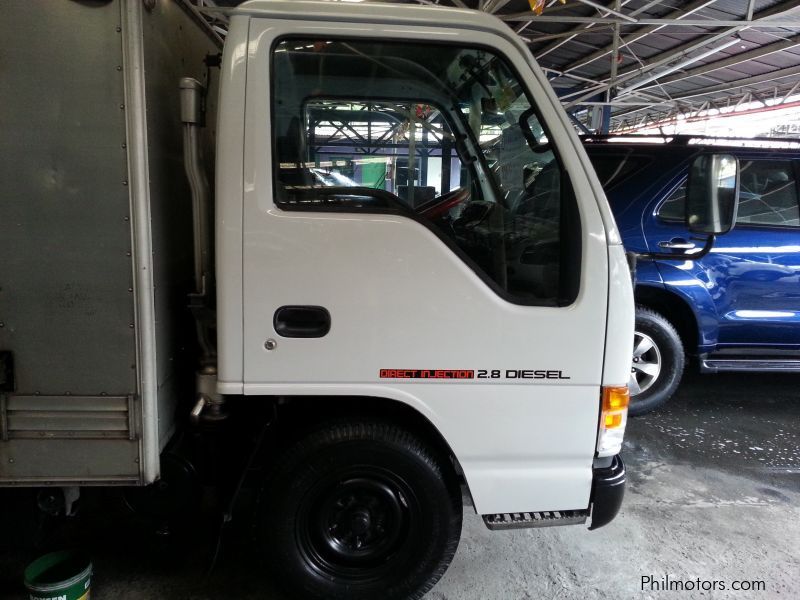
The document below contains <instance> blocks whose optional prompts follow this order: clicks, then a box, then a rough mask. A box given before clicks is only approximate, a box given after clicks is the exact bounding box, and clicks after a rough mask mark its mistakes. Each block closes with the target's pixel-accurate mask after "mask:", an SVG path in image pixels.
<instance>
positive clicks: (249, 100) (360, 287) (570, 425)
mask: <svg viewBox="0 0 800 600" xmlns="http://www.w3.org/2000/svg"><path fill="white" fill-rule="evenodd" d="M397 31H398V30H397V29H396V27H393V26H390V25H386V26H383V25H374V24H372V25H370V26H369V27H365V26H363V25H360V26H356V25H353V26H348V25H346V24H342V23H336V27H335V28H334V29H330V30H328V29H326V28H325V26H321V25H320V24H319V23H315V22H308V23H303V22H293V21H289V20H267V19H264V20H261V19H253V21H252V22H251V25H250V49H249V58H248V63H247V90H246V106H247V112H246V115H245V127H244V129H245V146H244V186H243V189H244V199H243V202H244V206H243V328H244V333H243V355H244V366H243V372H244V382H243V390H244V393H245V394H250V395H257V394H269V395H298V394H302V395H325V396H341V395H348V396H369V397H376V398H388V399H391V400H395V401H399V402H403V403H406V404H409V405H411V406H413V407H414V408H415V409H417V410H418V411H420V412H421V413H422V414H423V415H424V416H425V417H427V418H428V419H429V420H430V421H431V422H432V423H433V425H434V426H436V427H437V428H438V429H439V431H440V432H441V433H442V434H443V436H444V438H445V439H446V440H447V442H448V443H449V444H450V445H451V447H452V449H453V451H454V453H455V455H456V456H457V457H458V459H459V461H460V463H461V466H462V467H463V469H464V472H465V474H466V477H467V480H468V482H469V484H470V488H471V491H472V494H473V496H474V498H475V502H476V507H477V510H478V511H479V512H481V513H493V512H499V511H509V510H558V509H581V508H586V506H587V505H588V501H589V491H590V482H591V465H592V460H593V456H594V452H595V443H596V435H597V425H598V423H597V420H598V406H599V396H600V384H601V371H602V361H603V348H604V337H605V322H606V310H607V290H608V273H607V271H608V269H607V261H608V255H607V247H606V239H605V235H604V230H603V226H602V221H601V217H600V212H599V209H598V206H597V201H596V198H595V197H594V195H593V194H592V193H591V191H590V188H589V184H588V180H587V178H586V175H585V171H584V163H583V162H582V161H581V160H580V158H579V156H578V154H576V152H580V149H579V148H578V150H576V149H575V146H576V145H578V144H577V140H575V144H573V143H572V142H573V140H572V138H570V137H568V132H567V129H566V126H565V122H564V121H562V120H561V119H560V117H559V116H558V113H557V112H556V110H557V108H556V106H555V103H554V101H553V99H552V96H549V95H548V94H549V92H545V91H544V88H543V81H544V80H543V79H538V78H535V77H534V75H533V74H532V73H531V72H530V69H531V67H530V66H529V65H528V64H526V62H525V60H524V59H523V58H522V55H521V54H520V52H519V51H518V50H517V49H516V48H515V47H513V46H511V44H510V43H509V42H507V41H505V40H504V39H502V38H500V37H499V36H494V35H489V34H488V33H481V32H475V31H459V30H457V29H452V28H448V29H446V30H444V29H437V28H435V27H419V26H414V27H408V28H404V29H403V34H402V36H403V37H402V39H398V35H399V34H398V33H397ZM432 40H433V41H432ZM442 40H446V42H445V41H442ZM489 48H495V49H494V50H489ZM509 56H511V57H514V58H508V57H509ZM515 61H516V62H515ZM521 72H522V73H525V77H524V78H523V77H520V76H519V73H521ZM544 85H546V84H544ZM569 135H572V134H569ZM331 401H332V402H334V401H335V400H333V399H332V400H331ZM376 402H378V400H376Z"/></svg>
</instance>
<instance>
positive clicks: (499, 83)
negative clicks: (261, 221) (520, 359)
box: [272, 38, 581, 305]
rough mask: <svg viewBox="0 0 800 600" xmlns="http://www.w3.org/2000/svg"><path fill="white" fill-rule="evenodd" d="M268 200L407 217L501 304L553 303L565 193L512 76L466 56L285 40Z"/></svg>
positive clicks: (499, 63)
mask: <svg viewBox="0 0 800 600" xmlns="http://www.w3.org/2000/svg"><path fill="white" fill-rule="evenodd" d="M272 94H273V95H272V111H273V135H274V149H275V156H274V164H275V173H277V177H276V182H275V203H276V205H277V206H278V207H279V208H281V209H284V210H334V211H343V212H357V211H362V212H363V211H368V212H387V211H388V212H392V213H397V214H402V215H405V216H408V217H409V218H413V219H415V220H417V221H419V222H421V223H423V224H424V225H425V226H426V227H428V228H430V229H431V230H432V231H434V232H435V233H436V234H437V235H438V236H439V237H440V238H441V239H442V240H443V241H444V242H445V243H447V245H448V246H449V247H450V248H452V249H453V251H455V252H456V253H457V254H459V256H460V257H461V258H462V259H463V260H464V261H465V262H466V263H467V264H468V265H469V266H470V267H471V268H472V269H473V270H474V271H475V272H476V273H477V274H478V275H479V276H481V278H482V279H483V280H484V281H485V282H486V283H487V284H488V285H490V286H491V287H492V288H493V289H495V291H497V292H498V293H499V294H500V295H502V296H503V297H505V298H506V299H507V300H510V301H512V302H516V303H519V304H531V305H565V304H569V303H571V302H572V301H574V299H575V297H576V296H577V291H578V289H577V288H578V282H579V279H580V248H581V245H580V220H579V218H578V211H577V206H576V203H575V199H574V197H573V195H572V188H571V185H570V183H569V179H568V178H567V177H566V175H565V172H564V169H563V168H562V166H561V164H560V161H559V160H558V157H557V154H556V150H555V148H554V147H553V145H552V144H551V142H550V139H549V136H548V134H547V131H546V129H545V127H544V125H543V124H542V122H541V120H540V119H539V118H538V116H537V111H536V108H535V107H534V106H533V105H532V103H531V102H530V100H529V99H528V96H527V94H526V93H525V91H524V88H523V87H522V85H521V84H520V82H519V79H518V78H517V76H516V75H515V74H514V72H513V71H512V70H511V68H510V67H509V66H508V65H507V63H506V62H505V61H504V60H503V59H502V58H501V57H499V56H497V55H496V54H494V53H492V52H490V51H487V50H482V49H477V48H464V47H459V46H450V45H425V44H417V43H414V44H413V45H412V44H405V43H395V42H372V41H352V40H350V41H343V40H324V39H322V40H320V39H298V38H290V39H284V40H282V41H280V42H278V43H277V45H276V46H275V47H274V50H273V91H272Z"/></svg>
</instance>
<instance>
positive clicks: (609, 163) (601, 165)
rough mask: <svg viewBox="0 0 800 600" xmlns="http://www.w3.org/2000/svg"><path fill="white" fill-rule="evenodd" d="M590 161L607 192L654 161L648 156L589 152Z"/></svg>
mask: <svg viewBox="0 0 800 600" xmlns="http://www.w3.org/2000/svg"><path fill="white" fill-rule="evenodd" d="M589 160H590V161H592V166H593V167H594V170H595V172H596V173H597V178H598V179H599V180H600V185H602V186H603V189H606V190H608V189H610V188H611V187H613V186H615V185H617V184H618V183H621V182H622V181H624V180H625V179H627V178H628V177H630V176H631V175H633V174H634V173H638V172H639V171H641V170H642V169H643V168H644V167H646V166H647V165H648V164H650V163H651V162H652V159H651V158H650V157H648V156H641V155H633V154H630V153H628V154H606V153H598V152H591V151H590V152H589Z"/></svg>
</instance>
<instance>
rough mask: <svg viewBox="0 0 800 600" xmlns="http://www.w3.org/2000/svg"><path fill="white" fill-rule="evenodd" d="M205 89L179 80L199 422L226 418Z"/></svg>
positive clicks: (187, 79)
mask: <svg viewBox="0 0 800 600" xmlns="http://www.w3.org/2000/svg"><path fill="white" fill-rule="evenodd" d="M204 93H205V87H204V86H203V84H202V83H200V82H199V81H197V80H196V79H193V78H192V77H183V78H181V80H180V99H181V121H182V122H183V165H184V169H185V171H186V178H187V179H188V181H189V187H190V189H191V192H192V217H193V218H192V221H193V225H194V288H195V289H194V293H193V294H190V302H189V306H190V308H191V311H192V314H193V315H194V318H195V323H196V327H197V339H198V343H199V344H200V348H201V349H202V352H203V354H202V357H201V359H200V367H199V369H198V371H197V373H196V376H195V377H196V388H197V402H196V403H195V406H194V408H193V409H192V412H191V415H190V419H191V420H192V421H193V422H195V423H196V422H199V421H200V419H201V416H202V418H203V419H204V420H206V421H215V420H221V419H224V418H225V417H226V413H225V411H224V410H223V404H224V400H223V398H222V396H220V395H219V394H218V393H217V365H216V362H217V361H216V357H217V351H216V347H215V344H214V342H213V341H212V336H211V333H210V332H211V331H212V330H213V329H214V327H215V320H216V318H215V314H214V310H213V308H212V305H211V304H212V303H211V297H212V294H213V293H214V272H213V265H212V252H211V228H210V226H209V221H210V218H211V188H210V186H209V185H208V178H207V177H206V173H205V170H204V168H203V154H202V147H201V144H200V137H201V136H200V133H201V129H202V128H203V126H204V125H205V111H204V107H203V95H204Z"/></svg>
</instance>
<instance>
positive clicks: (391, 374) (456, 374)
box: [380, 369, 570, 379]
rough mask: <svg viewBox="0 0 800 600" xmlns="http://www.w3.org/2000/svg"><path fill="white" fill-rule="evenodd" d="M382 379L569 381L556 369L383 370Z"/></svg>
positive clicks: (381, 371)
mask: <svg viewBox="0 0 800 600" xmlns="http://www.w3.org/2000/svg"><path fill="white" fill-rule="evenodd" d="M380 378H381V379H569V378H570V377H569V376H568V375H564V372H563V371H559V370H556V369H478V370H477V371H475V370H472V369H381V370H380Z"/></svg>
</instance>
